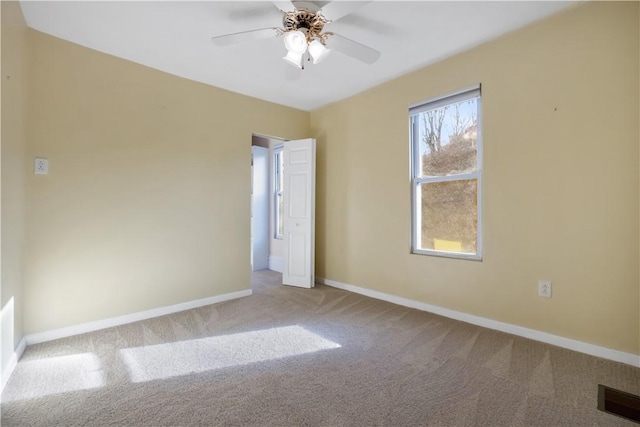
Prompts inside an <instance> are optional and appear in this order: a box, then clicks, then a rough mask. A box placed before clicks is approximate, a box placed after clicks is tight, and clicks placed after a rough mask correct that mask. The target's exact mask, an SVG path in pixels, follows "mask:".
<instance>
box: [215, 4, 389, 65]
mask: <svg viewBox="0 0 640 427" xmlns="http://www.w3.org/2000/svg"><path fill="white" fill-rule="evenodd" d="M272 3H273V4H274V5H275V6H276V7H277V8H278V9H279V10H280V11H281V12H282V14H283V15H282V28H276V27H270V28H260V29H257V30H250V31H241V32H239V33H232V34H224V35H220V36H215V37H212V38H211V40H212V41H213V43H215V44H216V45H218V46H228V45H232V44H236V43H243V42H249V41H255V40H262V39H267V38H270V37H278V36H283V38H284V45H285V48H286V49H287V54H286V56H284V57H283V59H284V60H285V61H287V62H288V63H289V64H291V65H293V66H295V67H297V68H301V69H304V62H305V58H306V60H307V61H313V63H314V64H317V63H319V62H321V61H322V60H324V59H325V58H326V57H327V55H328V54H329V53H330V52H331V51H332V50H336V51H338V52H341V53H343V54H345V55H347V56H350V57H352V58H354V59H357V60H359V61H362V62H364V63H366V64H373V63H374V62H376V61H377V60H378V58H379V57H380V52H378V51H377V50H375V49H373V48H370V47H368V46H365V45H363V44H360V43H358V42H356V41H353V40H351V39H348V38H346V37H343V36H341V35H339V34H336V33H332V32H329V31H325V32H323V31H324V26H325V25H326V24H328V23H331V22H335V21H337V20H338V19H340V18H342V17H344V16H346V15H348V14H350V13H352V12H354V11H355V10H356V9H358V8H360V7H362V6H363V5H365V4H367V3H371V2H370V1H359V2H342V1H330V2H326V4H325V5H324V6H322V7H321V8H320V7H318V6H317V5H316V4H315V3H313V2H299V1H297V2H295V3H294V2H293V1H273V2H272ZM305 54H306V55H305Z"/></svg>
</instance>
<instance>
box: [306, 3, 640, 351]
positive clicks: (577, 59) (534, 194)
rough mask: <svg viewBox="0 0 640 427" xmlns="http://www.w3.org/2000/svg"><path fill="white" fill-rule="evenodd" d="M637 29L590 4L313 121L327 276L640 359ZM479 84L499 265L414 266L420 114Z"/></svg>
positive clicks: (487, 197) (489, 253)
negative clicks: (413, 140) (421, 108)
mask: <svg viewBox="0 0 640 427" xmlns="http://www.w3.org/2000/svg"><path fill="white" fill-rule="evenodd" d="M638 17H639V11H638V3H637V2H629V3H599V2H598V3H595V2H594V3H589V4H586V5H582V6H579V7H576V8H572V9H570V10H568V11H566V12H564V13H562V14H560V15H557V16H555V17H551V18H550V19H547V20H545V21H543V22H540V23H537V24H535V25H532V26H530V27H528V28H525V29H523V30H520V31H517V32H514V33H512V34H509V35H507V36H505V37H502V38H500V39H498V40H495V41H493V42H490V43H487V44H485V45H482V46H480V47H477V48H475V49H472V50H470V51H468V52H466V53H463V54H460V55H457V56H455V57H452V58H450V59H448V60H445V61H442V62H440V63H437V64H435V65H432V66H430V67H427V68H425V69H422V70H419V71H417V72H414V73H412V74H410V75H407V76H404V77H401V78H399V79H396V80H394V81H392V82H389V83H387V84H384V85H382V86H379V87H377V88H374V89H372V90H369V91H367V92H365V93H362V94H360V95H357V96H355V97H352V98H350V99H347V100H345V101H342V102H339V103H336V104H333V105H330V106H328V107H325V108H322V109H319V110H317V111H313V112H312V114H311V126H312V134H314V135H315V136H316V137H317V139H318V184H317V185H318V196H317V197H318V198H317V209H318V212H317V242H318V243H317V270H316V271H317V274H318V275H319V276H322V277H325V278H328V279H332V280H336V281H340V282H344V283H348V284H352V285H357V286H361V287H365V288H369V289H373V290H377V291H382V292H386V293H389V294H393V295H398V296H402V297H407V298H411V299H415V300H418V301H423V302H425V303H429V304H433V305H437V306H441V307H446V308H450V309H454V310H459V311H462V312H465V313H470V314H473V315H478V316H482V317H486V318H490V319H495V320H498V321H502V322H507V323H511V324H515V325H521V326H524V327H528V328H532V329H536V330H540V331H544V332H548V333H551V334H556V335H559V336H563V337H568V338H573V339H577V340H581V341H584V342H587V343H593V344H597V345H601V346H605V347H609V348H612V349H617V350H621V351H625V352H631V353H635V354H639V353H640V344H639V336H640V331H639V329H640V324H639V322H638V319H639V314H640V309H639V276H638V267H639V265H638V263H639V239H638V235H639V234H638V233H639V227H638V226H639V221H638V219H639V211H638V205H639V185H638V183H639V157H638V155H639V151H638V148H639V144H638V141H639V139H640V137H639V124H638V121H639V107H638V93H639V87H638V74H639V67H638V61H639V60H638V58H639V55H638V51H639V46H638V43H639V32H638V31H639V30H638V28H639V19H638ZM477 83H481V84H482V90H483V99H482V103H483V115H484V116H483V126H484V170H485V172H484V189H483V191H484V199H483V200H484V224H483V231H484V261H482V262H475V261H465V260H455V259H446V258H438V257H429V256H420V255H411V254H410V253H409V252H410V204H411V201H410V183H409V182H410V181H409V135H408V114H407V110H408V107H409V106H410V105H411V104H414V103H417V102H420V101H422V100H426V99H428V98H431V97H436V96H438V95H442V94H446V93H447V92H450V91H453V90H457V89H461V88H465V87H467V86H470V85H473V84H477ZM539 279H550V280H552V281H553V291H554V293H553V298H551V299H543V298H539V297H537V282H538V280H539Z"/></svg>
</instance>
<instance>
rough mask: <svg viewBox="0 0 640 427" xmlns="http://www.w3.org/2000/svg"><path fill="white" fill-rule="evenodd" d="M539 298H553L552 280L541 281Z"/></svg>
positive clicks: (539, 283)
mask: <svg viewBox="0 0 640 427" xmlns="http://www.w3.org/2000/svg"><path fill="white" fill-rule="evenodd" d="M538 296H539V297H543V298H551V281H550V280H540V281H539V282H538Z"/></svg>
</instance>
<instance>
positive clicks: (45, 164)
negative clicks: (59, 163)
mask: <svg viewBox="0 0 640 427" xmlns="http://www.w3.org/2000/svg"><path fill="white" fill-rule="evenodd" d="M33 171H34V173H35V174H36V175H47V174H48V173H49V160H48V159H45V158H42V157H36V158H35V163H34V165H33Z"/></svg>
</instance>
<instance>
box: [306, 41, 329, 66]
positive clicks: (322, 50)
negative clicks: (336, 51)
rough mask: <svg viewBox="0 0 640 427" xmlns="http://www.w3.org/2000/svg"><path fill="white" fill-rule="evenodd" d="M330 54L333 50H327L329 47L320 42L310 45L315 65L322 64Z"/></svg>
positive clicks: (310, 53) (310, 52)
mask: <svg viewBox="0 0 640 427" xmlns="http://www.w3.org/2000/svg"><path fill="white" fill-rule="evenodd" d="M330 53H331V50H329V49H327V47H326V46H325V45H323V44H322V43H321V42H320V41H318V40H314V41H312V42H311V43H309V55H311V57H312V58H313V63H314V64H319V63H320V62H322V61H323V60H324V59H325V58H326V57H327V56H329V54H330Z"/></svg>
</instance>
